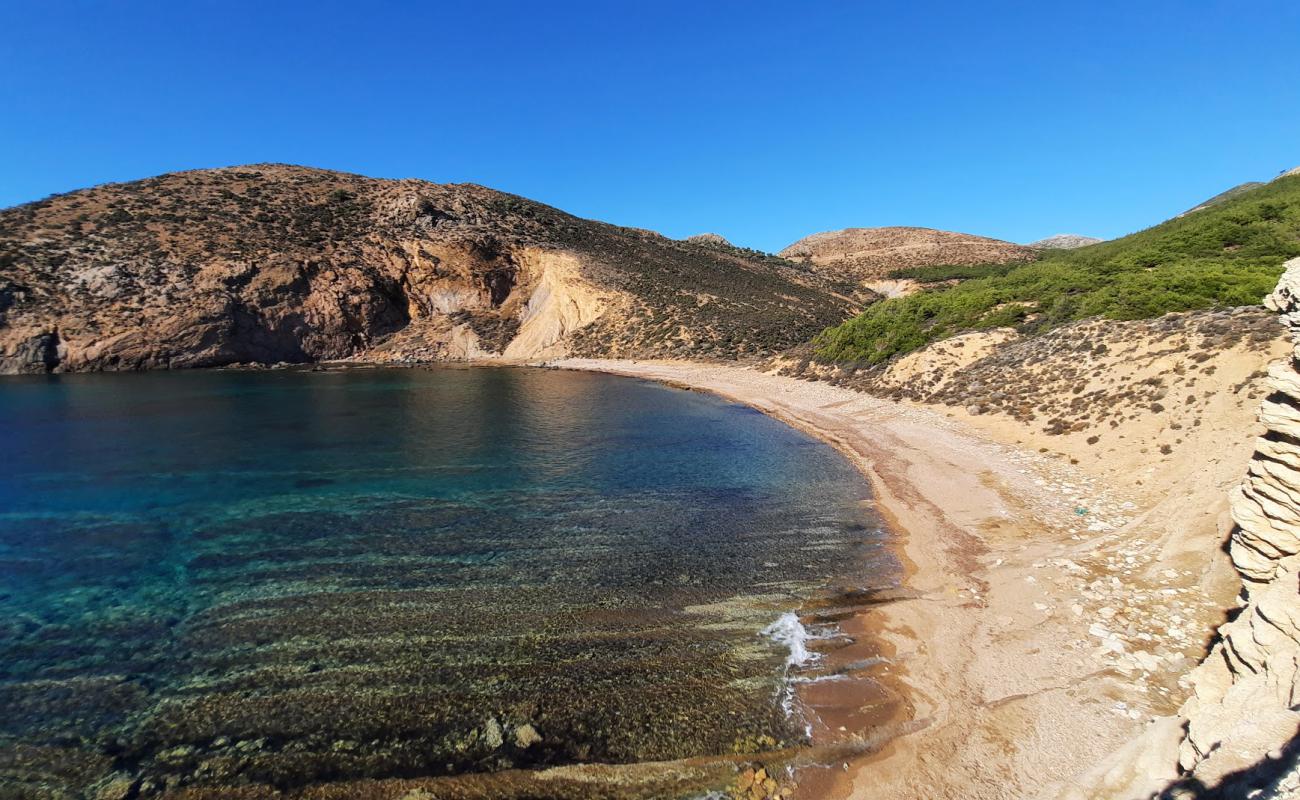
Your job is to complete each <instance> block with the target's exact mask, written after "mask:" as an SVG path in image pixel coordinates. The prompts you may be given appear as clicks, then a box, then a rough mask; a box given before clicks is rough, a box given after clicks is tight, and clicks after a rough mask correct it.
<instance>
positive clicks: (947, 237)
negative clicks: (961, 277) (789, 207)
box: [778, 226, 1036, 297]
mask: <svg viewBox="0 0 1300 800" xmlns="http://www.w3.org/2000/svg"><path fill="white" fill-rule="evenodd" d="M1035 254H1036V251H1035V250H1033V249H1032V248H1029V247H1025V246H1023V245H1018V244H1013V243H1011V242H1004V241H1002V240H1001V239H990V238H988V237H986V236H974V235H972V234H969V233H955V232H953V231H942V230H936V229H934V228H916V227H903V226H895V227H883V228H844V229H842V230H837V231H825V232H822V233H814V234H812V235H811V236H805V237H804V238H802V239H800V240H799V241H797V242H794V243H793V244H791V245H789V246H788V247H786V248H785V249H783V250H782V251H781V252H780V253H778V255H779V256H781V257H782V258H787V259H790V260H791V261H796V262H800V263H805V264H809V265H811V266H812V267H813V269H815V270H817V271H818V272H819V273H820V274H821V275H823V276H825V277H826V278H828V279H832V280H836V281H844V282H849V281H852V282H857V283H859V284H860V285H862V286H865V287H866V288H868V289H869V290H871V291H875V292H878V293H880V294H883V295H886V296H891V297H892V296H898V295H903V294H908V293H910V292H912V291H914V290H915V289H916V286H917V284H915V282H913V281H900V280H898V279H896V278H895V277H894V276H892V275H891V273H893V272H896V271H898V270H903V269H909V268H914V267H928V266H934V265H939V264H1005V263H1008V262H1018V261H1029V260H1032V259H1033V258H1034V257H1035Z"/></svg>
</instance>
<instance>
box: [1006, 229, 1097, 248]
mask: <svg viewBox="0 0 1300 800" xmlns="http://www.w3.org/2000/svg"><path fill="white" fill-rule="evenodd" d="M1102 241H1105V240H1104V239H1098V238H1097V237H1095V236H1081V235H1079V234H1077V233H1058V234H1056V235H1055V236H1048V237H1047V238H1046V239H1039V240H1038V241H1036V242H1030V243H1029V244H1027V245H1025V247H1036V248H1038V249H1040V250H1073V249H1075V248H1076V247H1087V246H1088V245H1090V244H1097V243H1098V242H1102Z"/></svg>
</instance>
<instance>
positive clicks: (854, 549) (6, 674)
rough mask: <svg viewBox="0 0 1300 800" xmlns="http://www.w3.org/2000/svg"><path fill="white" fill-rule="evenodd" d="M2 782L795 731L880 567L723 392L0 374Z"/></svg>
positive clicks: (855, 522)
mask: <svg viewBox="0 0 1300 800" xmlns="http://www.w3.org/2000/svg"><path fill="white" fill-rule="evenodd" d="M0 444H2V446H3V447H2V453H3V458H2V460H0V655H2V658H0V708H2V709H5V710H6V712H7V713H4V714H0V789H4V788H5V787H8V789H10V790H13V789H23V790H24V791H27V790H30V791H33V792H35V793H38V794H40V793H54V792H57V791H59V790H63V789H66V790H69V791H72V792H81V791H84V790H86V788H87V787H89V786H91V785H92V784H95V783H96V782H97V781H101V780H103V779H105V776H119V777H122V776H125V777H126V778H127V779H128V782H131V783H133V785H134V786H135V789H134V790H133V791H136V792H139V793H141V794H144V795H149V794H152V793H156V792H158V791H161V790H162V789H164V788H168V787H170V788H177V787H179V786H193V787H221V786H237V785H248V784H253V785H262V786H270V787H276V788H279V789H295V788H301V787H305V786H310V785H315V784H319V783H321V782H330V781H343V780H350V779H357V778H394V777H417V776H434V775H453V774H463V773H480V772H492V771H497V770H502V769H507V768H511V767H536V766H541V765H549V764H565V763H575V762H611V763H629V762H642V761H659V760H667V759H678V758H686V757H691V756H700V755H713V754H729V753H735V752H750V751H757V750H764V749H775V748H778V747H782V746H785V745H791V744H798V743H799V742H800V741H801V739H802V737H803V725H802V722H801V721H800V720H799V719H797V718H792V717H791V716H790V715H789V714H788V713H787V710H786V709H784V708H783V701H786V700H788V698H787V697H786V693H785V691H784V684H783V676H784V673H785V671H786V669H787V661H790V660H791V659H790V655H791V654H790V650H789V648H788V646H787V645H788V639H789V637H788V636H784V637H777V638H779V639H783V640H786V641H784V642H783V641H774V640H773V639H772V638H771V637H765V636H763V635H762V634H761V631H763V629H764V628H767V627H768V626H770V625H771V624H772V623H773V622H774V621H776V620H778V619H779V618H781V615H782V614H783V613H786V612H789V611H791V610H793V609H797V608H798V607H799V606H800V604H801V603H802V602H803V601H804V600H806V599H808V598H810V597H812V596H814V595H816V594H818V593H819V592H822V591H824V590H825V589H826V588H827V587H829V586H830V585H832V584H834V583H836V582H838V581H848V582H851V583H854V584H857V585H863V584H866V585H871V583H872V581H873V580H879V581H881V582H882V583H883V582H885V581H886V580H887V579H888V577H889V576H888V575H887V573H888V572H889V571H890V569H891V568H890V559H889V555H888V553H887V552H886V550H885V549H884V546H883V541H882V537H881V535H880V534H879V533H878V531H877V527H876V525H875V523H874V521H873V520H872V518H871V517H870V515H869V511H868V510H867V509H866V507H865V503H864V501H865V499H866V487H865V485H864V484H863V482H862V480H861V478H860V476H858V475H857V473H856V472H854V471H853V469H852V468H851V467H850V465H849V464H847V463H846V462H845V461H844V460H843V459H841V458H840V457H839V456H838V455H837V454H836V453H834V452H833V451H832V450H831V449H830V448H829V447H827V446H825V445H823V444H821V443H819V442H816V441H814V440H812V439H810V438H808V437H807V436H805V435H803V434H801V433H799V432H797V431H794V430H792V429H790V428H788V427H786V426H785V425H782V424H780V423H778V422H776V421H774V420H771V419H769V418H767V417H764V416H762V415H760V414H758V413H756V412H754V411H752V410H750V409H748V408H745V407H742V406H737V405H734V404H730V403H727V402H725V401H723V400H719V399H717V398H714V397H711V396H707V395H702V394H697V393H691V392H685V391H680V390H675V389H670V388H667V387H663V386H659V385H656V384H652V383H647V382H641V381H634V380H629V379H624V378H615V377H610V376H604V375H594V374H584V373H572V372H559V371H548V370H530V369H458V368H444V369H419V370H414V369H413V370H404V369H403V370H396V369H395V370H388V369H385V370H346V371H335V372H308V371H290V372H191V373H153V374H130V375H85V376H59V377H50V378H44V377H42V378H17V379H10V380H5V381H4V382H0Z"/></svg>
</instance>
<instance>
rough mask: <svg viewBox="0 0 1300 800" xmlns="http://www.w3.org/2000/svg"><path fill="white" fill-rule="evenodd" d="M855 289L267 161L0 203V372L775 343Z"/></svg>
mask: <svg viewBox="0 0 1300 800" xmlns="http://www.w3.org/2000/svg"><path fill="white" fill-rule="evenodd" d="M855 293H857V287H855V286H852V285H847V284H845V283H843V282H839V283H837V282H835V281H833V280H828V279H826V278H824V277H822V276H820V275H818V274H817V273H816V272H814V271H812V270H809V269H808V268H807V267H806V266H802V265H797V264H794V263H792V262H788V261H785V260H783V259H779V258H775V257H771V256H766V255H764V254H759V253H757V252H755V251H746V250H743V249H740V248H734V247H731V246H730V245H727V244H725V242H722V243H719V242H717V241H714V240H711V239H709V240H703V241H696V242H680V241H674V240H671V239H667V238H665V237H663V236H660V235H659V234H657V233H653V232H650V231H643V230H639V229H635V228H623V227H618V226H614V225H608V224H605V223H600V222H592V221H589V220H583V219H579V218H577V217H574V216H571V215H569V214H565V213H564V212H562V211H558V210H557V209H554V208H551V207H549V206H545V205H542V204H540V203H536V202H533V201H530V200H526V199H524V198H522V197H517V196H515V195H509V194H505V193H503V192H497V191H494V190H491V189H487V188H484V187H482V186H474V185H468V184H464V185H443V184H432V183H427V182H425V181H418V180H396V181H395V180H378V179H373V178H365V177H362V176H359V175H348V174H344V173H338V172H330V171H326V170H317V169H308V168H304V167H294V166H287V165H279V164H263V165H252V166H244V167H231V168H226V169H212V170H196V171H193V172H183V173H173V174H168V175H163V176H159V177H157V178H150V179H147V180H142V181H135V182H132V183H124V184H112V185H106V186H100V187H96V188H93V189H86V190H81V191H76V192H71V193H69V194H65V195H59V196H56V197H51V198H48V199H46V200H42V201H39V202H35V203H29V204H27V205H23V206H18V207H15V208H10V209H6V210H4V211H0V373H15V372H75V371H94V370H122V369H159V368H184V367H207V366H221V365H226V364H234V363H249V362H252V363H261V364H274V363H278V362H288V363H303V362H314V361H322V360H331V359H344V358H353V359H361V360H366V361H377V362H385V361H388V362H392V361H396V362H403V361H439V360H491V359H510V360H526V359H532V358H539V357H547V356H553V355H557V354H561V353H570V352H571V353H580V354H586V355H607V356H636V357H649V356H660V357H667V356H676V357H726V358H736V357H742V356H755V355H761V354H764V353H774V352H777V351H780V350H782V349H784V348H786V347H789V346H791V345H793V344H796V343H798V342H800V341H803V340H806V339H807V338H809V337H810V336H812V335H813V334H815V333H816V332H817V331H819V330H821V329H822V328H824V327H826V326H827V325H830V324H833V323H835V322H838V321H839V320H841V319H843V317H844V316H845V315H846V314H848V313H850V312H851V311H852V310H853V309H854V308H855V307H856V304H857V300H855V299H853V297H852V295H854V294H855Z"/></svg>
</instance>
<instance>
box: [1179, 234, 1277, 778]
mask: <svg viewBox="0 0 1300 800" xmlns="http://www.w3.org/2000/svg"><path fill="white" fill-rule="evenodd" d="M1265 305H1266V306H1268V307H1269V308H1270V309H1272V310H1274V311H1277V312H1279V313H1280V314H1281V317H1282V321H1283V322H1284V323H1285V324H1286V325H1287V327H1288V328H1289V329H1290V331H1291V335H1292V340H1293V342H1295V343H1296V345H1297V347H1296V350H1295V351H1294V353H1293V355H1292V357H1291V358H1289V359H1287V360H1286V361H1284V362H1279V363H1276V364H1274V365H1273V366H1272V368H1271V369H1270V371H1269V379H1268V389H1269V391H1270V394H1269V396H1268V397H1267V398H1266V399H1265V401H1264V403H1263V407H1262V409H1261V411H1260V421H1261V422H1262V423H1263V424H1264V427H1265V429H1266V430H1265V433H1264V435H1263V437H1261V438H1260V440H1259V442H1258V445H1257V447H1256V450H1255V455H1254V457H1253V458H1252V460H1251V463H1250V467H1249V470H1248V472H1247V475H1246V479H1245V480H1244V481H1243V482H1242V483H1241V485H1240V486H1238V487H1237V488H1235V489H1234V490H1233V492H1232V496H1231V508H1232V518H1233V520H1234V521H1235V522H1236V524H1237V529H1236V530H1235V531H1234V533H1233V535H1232V540H1231V542H1230V545H1229V553H1230V555H1231V557H1232V561H1233V564H1234V565H1235V566H1236V567H1237V570H1238V572H1240V573H1241V579H1242V592H1241V599H1242V607H1241V609H1240V610H1239V612H1238V613H1237V614H1236V616H1235V618H1233V619H1232V621H1230V622H1228V623H1227V624H1225V625H1223V626H1222V627H1221V628H1220V629H1219V636H1220V640H1219V642H1218V643H1217V644H1216V645H1215V647H1214V649H1213V650H1212V651H1211V652H1210V654H1209V656H1208V657H1207V658H1206V660H1205V662H1204V663H1202V664H1201V665H1200V666H1199V667H1197V668H1196V670H1195V671H1194V672H1193V673H1192V676H1191V680H1192V686H1193V689H1194V694H1193V696H1192V697H1191V698H1190V699H1189V700H1188V702H1187V704H1186V705H1185V706H1184V707H1183V709H1182V714H1183V716H1184V717H1185V718H1186V719H1187V721H1188V724H1187V734H1186V736H1185V738H1184V739H1183V742H1182V746H1181V748H1180V752H1179V760H1180V764H1181V766H1182V768H1183V769H1184V770H1187V771H1188V773H1189V775H1190V779H1189V780H1188V781H1187V782H1188V783H1189V784H1192V785H1196V786H1204V787H1211V788H1216V789H1218V790H1219V791H1222V792H1224V793H1225V794H1226V795H1227V796H1236V795H1235V794H1233V792H1234V791H1237V790H1238V787H1240V788H1241V789H1242V790H1243V791H1244V787H1246V786H1248V785H1249V786H1264V785H1268V784H1269V783H1270V778H1269V776H1268V774H1267V773H1269V772H1270V771H1276V770H1277V769H1278V768H1279V767H1282V766H1284V765H1285V763H1286V761H1287V760H1290V761H1291V762H1292V764H1294V759H1295V756H1296V753H1295V752H1294V751H1295V748H1296V744H1295V742H1296V736H1297V733H1300V710H1298V708H1297V707H1298V706H1300V583H1298V581H1300V371H1298V370H1297V367H1298V366H1300V259H1292V260H1291V261H1289V262H1287V265H1286V272H1285V273H1284V274H1283V276H1282V279H1281V281H1280V282H1279V283H1278V286H1277V289H1276V290H1275V291H1274V292H1273V294H1272V295H1270V296H1269V297H1268V299H1267V300H1266V301H1265ZM1270 768H1272V769H1270ZM1175 796H1177V795H1175ZM1188 796H1191V795H1188ZM1242 796H1245V795H1244V794H1243V795H1242Z"/></svg>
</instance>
